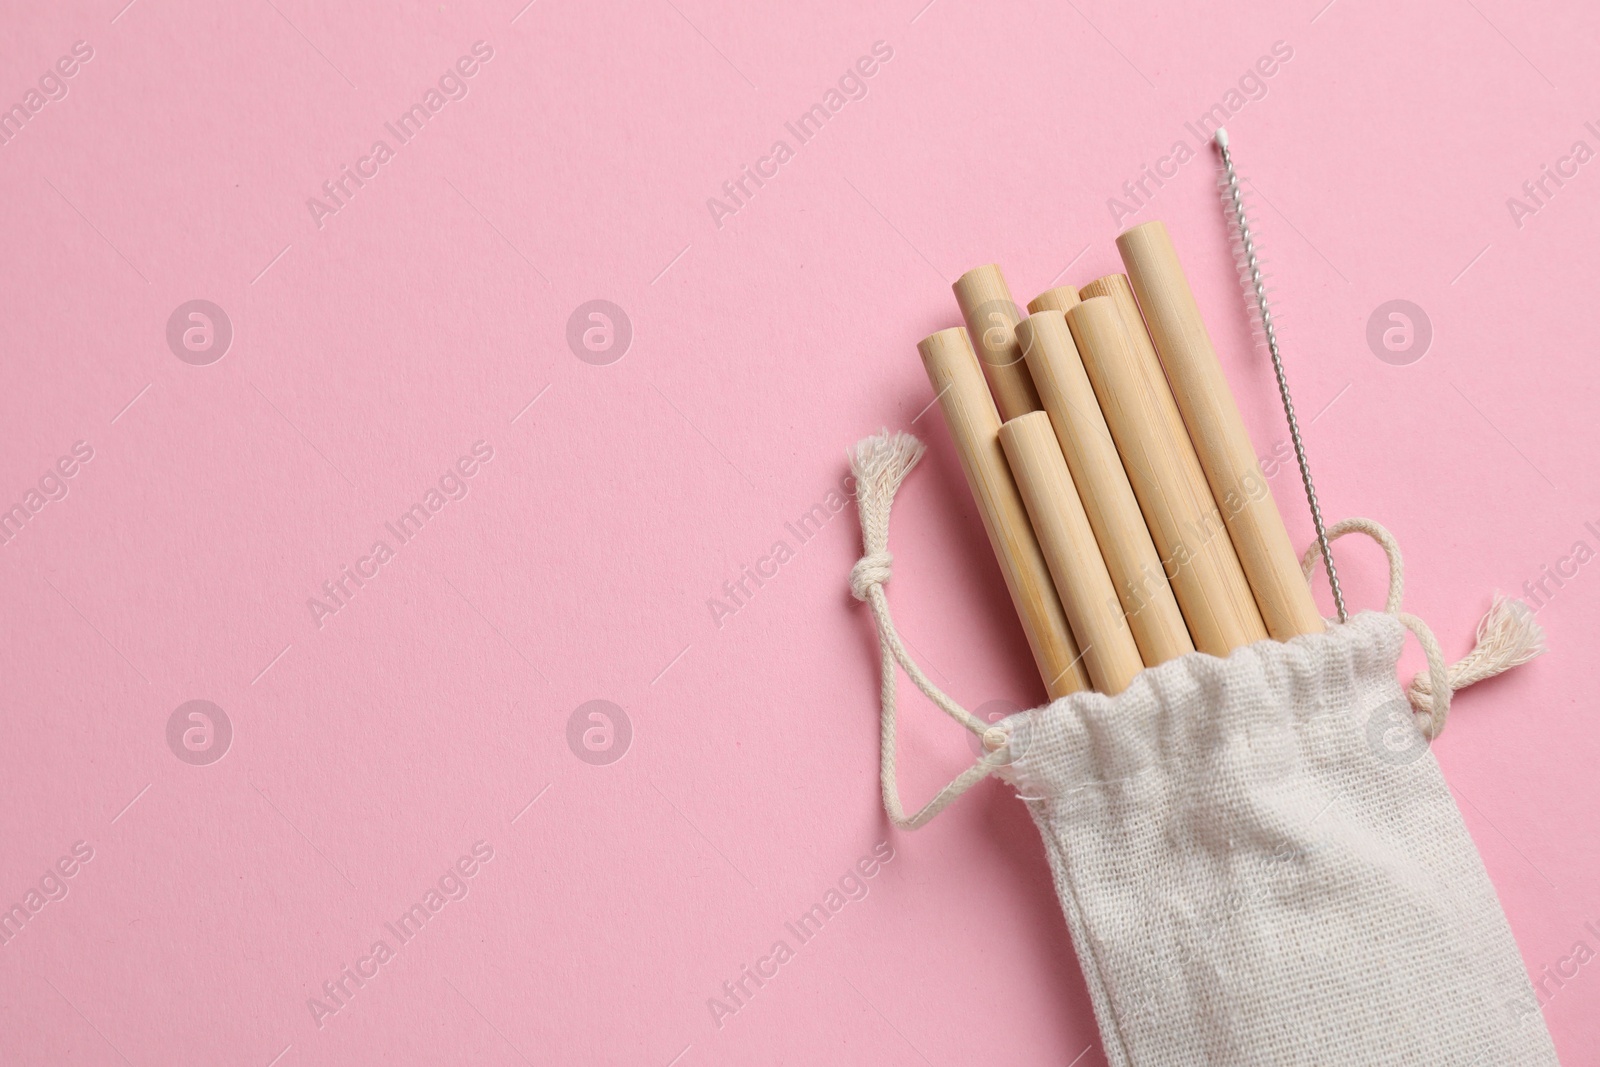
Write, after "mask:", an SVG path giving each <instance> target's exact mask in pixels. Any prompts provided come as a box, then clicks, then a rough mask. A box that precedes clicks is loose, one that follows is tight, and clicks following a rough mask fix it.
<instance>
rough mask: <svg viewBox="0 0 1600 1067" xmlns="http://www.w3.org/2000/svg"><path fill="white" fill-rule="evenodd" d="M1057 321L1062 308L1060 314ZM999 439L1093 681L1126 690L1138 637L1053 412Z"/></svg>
mask: <svg viewBox="0 0 1600 1067" xmlns="http://www.w3.org/2000/svg"><path fill="white" fill-rule="evenodd" d="M1057 317H1058V318H1059V317H1060V316H1059V313H1058V314H1057ZM1000 444H1001V446H1002V447H1004V449H1005V453H1006V458H1007V459H1008V460H1010V461H1011V473H1012V475H1013V476H1014V477H1015V478H1016V482H1017V488H1018V489H1020V490H1021V491H1022V499H1023V501H1024V503H1026V504H1027V506H1028V515H1029V516H1030V517H1031V518H1032V519H1033V532H1034V533H1035V534H1037V535H1038V538H1039V547H1040V548H1041V549H1043V550H1044V558H1045V560H1046V562H1047V563H1049V565H1050V574H1051V576H1052V577H1053V578H1054V579H1055V585H1056V592H1057V593H1058V594H1060V596H1061V606H1062V607H1063V608H1065V609H1066V612H1067V620H1068V621H1069V622H1070V623H1071V624H1072V632H1073V634H1074V635H1075V636H1076V637H1077V639H1078V643H1079V644H1080V645H1081V646H1082V647H1083V664H1084V667H1085V668H1086V669H1087V670H1088V672H1089V680H1090V681H1092V682H1093V683H1094V687H1095V688H1096V689H1097V690H1099V691H1100V692H1102V693H1120V692H1122V691H1123V690H1124V689H1126V688H1128V683H1129V682H1132V681H1133V677H1134V675H1136V674H1138V673H1139V672H1140V671H1141V670H1143V669H1144V660H1143V659H1142V658H1140V656H1139V647H1138V645H1136V644H1135V643H1134V640H1133V634H1132V633H1130V632H1129V630H1128V628H1127V627H1126V626H1125V625H1123V621H1122V607H1121V605H1120V604H1119V603H1118V601H1117V593H1116V589H1115V587H1114V586H1112V584H1111V574H1110V573H1109V572H1108V571H1107V570H1106V564H1105V561H1104V560H1103V559H1102V558H1101V555H1100V547H1099V545H1098V544H1097V543H1096V541H1095V536H1094V530H1093V528H1092V527H1091V526H1090V525H1089V516H1088V515H1087V514H1086V513H1085V512H1084V508H1083V502H1082V501H1081V500H1080V499H1079V496H1078V490H1077V488H1076V487H1075V486H1074V485H1073V483H1072V476H1071V474H1069V473H1068V471H1067V461H1066V460H1065V459H1063V458H1062V455H1061V446H1060V445H1058V444H1057V443H1056V432H1055V430H1054V428H1053V427H1052V426H1051V425H1050V416H1049V415H1048V414H1046V413H1045V412H1043V411H1034V412H1030V413H1029V414H1027V415H1019V416H1018V417H1016V418H1014V419H1011V420H1010V421H1008V422H1006V423H1005V424H1003V425H1002V426H1001V427H1000Z"/></svg>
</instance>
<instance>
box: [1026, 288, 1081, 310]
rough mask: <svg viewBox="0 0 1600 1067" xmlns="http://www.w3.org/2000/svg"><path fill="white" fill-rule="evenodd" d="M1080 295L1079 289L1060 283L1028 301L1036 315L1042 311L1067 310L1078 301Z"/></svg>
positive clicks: (1029, 308)
mask: <svg viewBox="0 0 1600 1067" xmlns="http://www.w3.org/2000/svg"><path fill="white" fill-rule="evenodd" d="M1078 296H1079V294H1078V290H1076V289H1074V288H1073V287H1072V286H1070V285H1058V286H1056V287H1055V288H1054V289H1046V290H1045V291H1044V292H1042V293H1040V294H1039V295H1038V296H1036V297H1034V298H1033V299H1032V300H1030V301H1028V310H1029V311H1030V312H1031V313H1033V314H1035V315H1037V314H1039V313H1040V312H1041V311H1066V310H1067V308H1069V307H1071V306H1072V305H1074V304H1076V303H1077V302H1078Z"/></svg>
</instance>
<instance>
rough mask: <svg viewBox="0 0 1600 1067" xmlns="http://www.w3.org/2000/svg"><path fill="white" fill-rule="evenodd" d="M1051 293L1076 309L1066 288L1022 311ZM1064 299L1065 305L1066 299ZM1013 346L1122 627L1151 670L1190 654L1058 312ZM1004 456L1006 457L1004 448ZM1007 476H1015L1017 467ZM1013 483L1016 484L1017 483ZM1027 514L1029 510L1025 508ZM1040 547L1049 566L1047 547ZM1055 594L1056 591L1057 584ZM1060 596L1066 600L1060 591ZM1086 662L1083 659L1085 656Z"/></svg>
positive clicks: (1027, 324) (1024, 330)
mask: <svg viewBox="0 0 1600 1067" xmlns="http://www.w3.org/2000/svg"><path fill="white" fill-rule="evenodd" d="M1051 294H1056V295H1055V297H1054V298H1053V301H1054V302H1056V303H1057V305H1058V306H1059V304H1060V303H1067V305H1068V306H1069V307H1070V306H1072V305H1073V304H1076V303H1077V302H1078V297H1077V293H1076V292H1074V291H1073V290H1072V288H1071V287H1070V286H1063V287H1062V288H1061V289H1053V290H1051V291H1050V293H1046V294H1044V295H1043V296H1041V297H1039V298H1036V299H1035V300H1033V301H1031V302H1030V303H1029V304H1028V307H1029V308H1034V307H1036V306H1038V305H1039V304H1040V301H1041V300H1044V299H1045V297H1050V296H1051ZM1068 294H1070V296H1071V299H1070V302H1068V301H1067V300H1066V297H1067V296H1068ZM1017 340H1018V341H1019V342H1020V343H1021V345H1022V351H1023V353H1024V357H1025V358H1026V359H1027V361H1028V370H1029V372H1030V373H1031V374H1032V376H1033V382H1034V385H1035V386H1037V387H1038V390H1039V400H1040V401H1041V402H1042V403H1043V404H1044V409H1045V411H1047V412H1048V413H1049V415H1050V422H1051V423H1052V424H1053V425H1054V428H1055V434H1056V437H1057V439H1058V440H1059V441H1060V445H1061V452H1062V454H1063V456H1064V457H1065V459H1066V464H1067V469H1068V470H1069V471H1071V473H1072V481H1073V483H1074V484H1075V485H1076V486H1077V488H1078V496H1079V497H1080V499H1081V501H1082V504H1083V509H1084V511H1085V512H1087V514H1088V518H1089V526H1090V527H1091V528H1092V529H1093V530H1094V536H1095V541H1096V542H1097V543H1098V544H1099V546H1100V554H1101V556H1102V557H1103V558H1104V560H1105V566H1106V570H1107V571H1108V572H1109V574H1110V576H1111V581H1112V584H1113V585H1114V586H1115V589H1116V595H1117V597H1118V601H1119V603H1120V605H1121V613H1122V614H1125V615H1126V616H1127V623H1128V627H1129V628H1130V629H1131V630H1132V632H1133V639H1134V641H1135V642H1136V643H1137V645H1138V647H1139V652H1140V655H1141V657H1142V659H1143V661H1144V663H1145V664H1146V665H1147V666H1151V667H1153V666H1155V665H1156V664H1158V663H1165V662H1166V661H1167V660H1169V659H1176V658H1177V657H1178V656H1181V655H1183V654H1184V653H1186V652H1193V651H1194V642H1193V641H1191V640H1190V639H1189V629H1188V627H1187V626H1186V625H1185V624H1184V621H1183V613H1182V612H1180V611H1179V610H1178V601H1177V599H1176V598H1174V597H1173V595H1172V588H1171V586H1169V585H1168V584H1167V577H1166V575H1165V574H1164V573H1163V572H1162V567H1161V556H1160V554H1159V553H1157V552H1156V546H1155V542H1154V541H1152V540H1151V539H1150V531H1149V529H1148V528H1147V527H1146V526H1145V522H1144V516H1143V515H1142V514H1140V512H1139V501H1138V499H1137V498H1136V497H1135V496H1134V494H1133V486H1132V485H1131V484H1130V483H1129V482H1128V475H1127V472H1126V471H1124V470H1123V468H1122V459H1121V457H1120V456H1118V455H1117V445H1116V442H1115V441H1114V440H1113V439H1112V437H1111V431H1110V429H1109V428H1108V427H1107V426H1106V420H1105V416H1104V415H1102V414H1101V413H1100V401H1099V400H1097V399H1096V398H1095V395H1094V387H1093V386H1092V385H1090V384H1089V376H1088V374H1087V373H1085V371H1084V369H1083V360H1082V359H1081V358H1079V356H1078V348H1077V346H1076V345H1075V344H1074V343H1073V341H1072V334H1071V333H1069V332H1068V331H1067V320H1066V318H1065V316H1063V315H1062V313H1061V311H1059V310H1049V311H1037V312H1036V313H1035V314H1033V315H1030V316H1028V318H1026V319H1024V320H1023V321H1022V322H1020V323H1018V324H1017ZM1023 418H1031V416H1023ZM1007 425H1009V423H1008V424H1007ZM1001 433H1002V436H1003V435H1004V433H1005V431H1004V429H1003V428H1002V430H1001ZM1007 455H1010V449H1009V446H1008V448H1007ZM1012 472H1013V473H1016V466H1015V461H1013V465H1012ZM1018 481H1019V483H1020V482H1021V478H1020V476H1019V478H1018ZM1022 490H1023V492H1022V495H1023V499H1024V500H1026V499H1027V496H1028V491H1027V486H1025V485H1024V486H1022ZM1029 511H1030V512H1031V511H1032V504H1031V502H1030V503H1029ZM1034 529H1035V530H1036V531H1038V532H1039V537H1040V539H1041V541H1043V538H1044V533H1043V531H1039V527H1038V519H1037V517H1036V518H1035V519H1034ZM1043 547H1044V548H1045V558H1046V559H1047V560H1048V559H1050V550H1049V546H1048V545H1044V546H1043ZM1052 569H1053V561H1052ZM1056 588H1057V589H1058V590H1059V589H1060V588H1061V586H1060V579H1059V577H1058V578H1057V582H1056ZM1061 596H1062V599H1063V600H1065V599H1066V593H1065V592H1062V594H1061ZM1067 618H1069V619H1071V620H1072V627H1073V633H1075V634H1077V635H1078V636H1079V637H1080V638H1085V635H1084V633H1083V631H1082V630H1080V629H1078V621H1077V619H1076V618H1074V617H1073V614H1072V608H1071V605H1070V604H1069V605H1067ZM1085 640H1087V638H1085ZM1084 658H1085V659H1087V658H1088V651H1087V650H1085V652H1084ZM1089 676H1090V677H1091V678H1093V677H1094V666H1093V664H1091V665H1090V667H1089Z"/></svg>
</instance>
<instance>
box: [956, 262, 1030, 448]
mask: <svg viewBox="0 0 1600 1067" xmlns="http://www.w3.org/2000/svg"><path fill="white" fill-rule="evenodd" d="M951 288H952V289H954V290H955V294H956V303H957V304H960V305H961V317H962V318H964V319H966V320H967V330H968V332H970V333H971V334H972V344H973V347H974V348H976V349H977V352H978V357H979V358H980V359H981V360H982V361H983V374H984V377H985V378H987V379H988V380H989V389H990V390H991V391H992V392H993V393H994V402H995V405H996V406H997V407H998V408H999V409H1000V417H1001V418H1005V419H1014V418H1016V417H1017V416H1018V415H1026V414H1027V413H1028V412H1030V411H1038V410H1039V394H1038V393H1037V392H1035V391H1034V388H1033V379H1031V378H1029V377H1028V368H1027V365H1026V364H1024V363H1023V362H1022V350H1021V349H1020V348H1018V347H1017V335H1016V327H1017V322H1018V321H1019V320H1020V319H1021V318H1022V314H1021V312H1019V311H1018V310H1017V305H1016V303H1015V302H1014V301H1013V300H1012V299H1011V290H1010V289H1009V288H1008V287H1007V286H1006V280H1005V277H1004V276H1003V275H1002V274H1001V273H1000V268H999V267H997V266H995V265H994V264H993V263H987V264H985V265H983V266H981V267H973V268H972V269H971V270H969V271H967V273H965V274H963V275H962V276H961V277H959V278H957V279H956V283H955V284H954V285H952V286H951Z"/></svg>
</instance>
